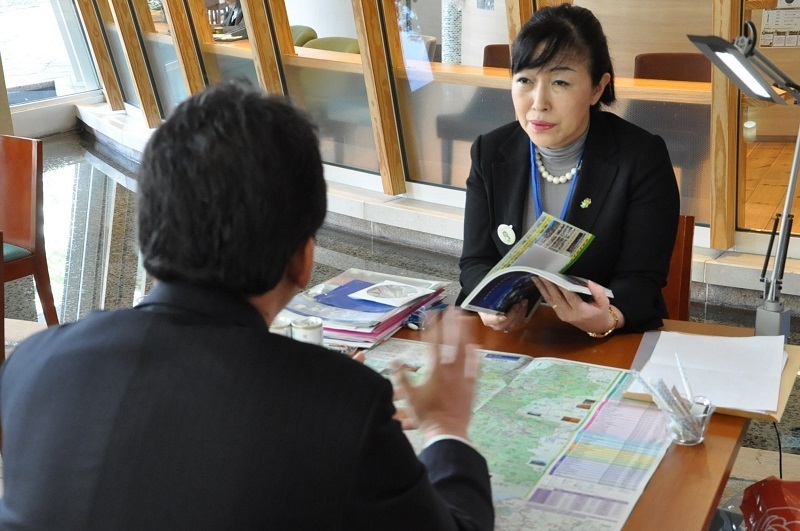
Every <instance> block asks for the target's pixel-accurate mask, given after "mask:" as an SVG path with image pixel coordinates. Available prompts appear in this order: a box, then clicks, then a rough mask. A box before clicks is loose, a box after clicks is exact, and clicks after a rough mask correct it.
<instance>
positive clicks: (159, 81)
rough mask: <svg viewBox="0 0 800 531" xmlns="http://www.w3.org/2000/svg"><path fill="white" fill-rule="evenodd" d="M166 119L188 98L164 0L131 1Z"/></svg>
mask: <svg viewBox="0 0 800 531" xmlns="http://www.w3.org/2000/svg"><path fill="white" fill-rule="evenodd" d="M130 2H131V3H132V6H133V13H134V16H135V17H136V21H137V24H138V26H139V33H140V37H141V39H142V43H143V44H144V47H143V49H144V54H145V57H146V58H147V63H148V66H149V71H150V75H151V76H152V77H153V82H154V83H155V89H156V95H157V97H158V98H159V103H160V105H161V109H162V110H163V113H164V116H165V117H166V116H169V115H170V114H171V113H172V110H173V109H174V108H175V107H177V105H178V104H179V103H180V102H182V101H183V100H185V99H186V98H188V97H189V92H188V90H187V88H186V83H185V82H184V80H183V74H182V73H181V68H180V63H179V62H178V55H177V53H176V51H175V43H174V42H173V40H172V37H171V35H170V29H169V25H168V23H167V18H166V15H165V14H164V6H163V4H162V0H149V2H148V0H130Z"/></svg>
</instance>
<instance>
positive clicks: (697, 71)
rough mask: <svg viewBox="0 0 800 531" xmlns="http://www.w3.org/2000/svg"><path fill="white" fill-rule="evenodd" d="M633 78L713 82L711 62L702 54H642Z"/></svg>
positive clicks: (635, 64) (636, 62)
mask: <svg viewBox="0 0 800 531" xmlns="http://www.w3.org/2000/svg"><path fill="white" fill-rule="evenodd" d="M633 77H636V78H644V79H665V80H668V81H706V82H710V81H711V61H709V60H708V59H707V58H706V56H705V55H703V54H702V53H672V52H669V53H640V54H639V55H637V56H636V57H635V58H634V60H633Z"/></svg>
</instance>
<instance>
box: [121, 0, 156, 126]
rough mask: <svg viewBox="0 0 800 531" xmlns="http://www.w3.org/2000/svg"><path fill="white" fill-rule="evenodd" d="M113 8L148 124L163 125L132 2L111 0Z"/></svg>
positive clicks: (126, 57) (134, 84)
mask: <svg viewBox="0 0 800 531" xmlns="http://www.w3.org/2000/svg"><path fill="white" fill-rule="evenodd" d="M111 10H112V13H113V15H114V22H115V23H116V25H117V28H118V29H119V36H120V38H121V39H122V48H123V49H124V50H125V59H126V60H127V62H128V67H129V68H130V70H131V76H132V77H133V86H134V87H135V89H136V94H137V95H138V96H139V104H140V105H141V109H142V112H143V113H144V117H145V120H146V121H147V126H148V127H150V128H156V127H158V126H159V125H161V121H162V119H163V117H162V115H161V108H160V106H159V104H158V99H157V98H156V90H155V86H154V84H153V78H152V77H151V76H150V70H149V69H148V67H147V59H146V58H145V55H144V49H143V48H142V41H141V40H140V39H139V34H138V33H137V31H136V22H135V21H134V19H133V12H132V11H131V8H130V4H128V2H127V1H126V0H111Z"/></svg>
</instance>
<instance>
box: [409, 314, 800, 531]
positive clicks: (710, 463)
mask: <svg viewBox="0 0 800 531" xmlns="http://www.w3.org/2000/svg"><path fill="white" fill-rule="evenodd" d="M464 313H467V312H464ZM469 323H470V327H469V330H467V332H468V333H470V334H473V335H474V337H475V340H476V341H475V342H476V343H477V344H479V345H481V347H482V348H485V349H490V350H498V351H504V352H515V353H520V354H527V355H531V356H548V357H553V358H563V359H569V360H573V361H580V362H585V363H594V364H597V365H606V366H610V367H618V368H622V369H628V368H630V366H631V362H632V361H633V357H634V355H635V354H636V350H637V349H638V347H639V341H640V340H641V337H642V336H641V334H612V335H611V336H609V337H607V338H605V339H592V338H590V337H589V336H587V335H586V333H584V332H581V331H580V330H578V329H576V328H575V327H573V326H571V325H568V324H566V323H563V322H561V321H560V320H558V318H556V317H555V314H554V313H553V311H552V310H551V309H550V308H540V309H539V310H537V312H536V314H534V316H533V318H532V320H531V322H530V324H529V325H528V327H527V328H525V329H523V330H520V331H517V332H512V333H509V334H504V333H502V332H496V331H494V330H492V329H490V328H488V327H485V326H483V324H482V323H481V321H480V318H478V317H477V315H474V314H473V315H470V321H469ZM663 330H669V331H677V332H687V333H695V334H707V335H720V336H752V335H753V329H752V328H743V327H732V326H723V325H712V324H704V323H693V322H684V321H665V325H664V328H663ZM396 337H399V338H403V339H415V340H424V336H423V335H422V334H421V333H420V332H414V331H411V330H408V329H404V330H402V331H400V332H398V333H397V335H396ZM789 348H790V349H794V350H797V351H800V348H798V347H789ZM748 425H749V420H748V419H745V418H742V417H734V416H729V415H720V414H717V415H714V416H713V417H712V420H711V424H710V425H709V428H708V434H707V435H706V439H705V442H704V443H703V444H701V445H698V446H678V445H676V444H673V445H672V446H671V447H670V448H669V450H667V453H666V455H665V456H664V459H663V460H662V462H661V464H660V465H659V467H658V469H657V470H656V472H655V474H654V475H653V477H652V478H651V480H650V482H649V483H648V485H647V487H646V488H645V490H644V492H643V493H642V495H641V497H640V498H639V501H638V502H637V504H636V507H634V509H633V512H632V513H631V515H630V517H629V518H628V520H627V522H626V523H625V527H624V529H628V530H641V529H656V528H658V529H686V530H701V529H708V526H709V524H710V523H711V519H712V517H713V515H714V510H715V509H716V507H717V505H718V504H719V501H720V497H721V496H722V491H723V489H724V488H725V484H726V483H727V481H728V476H729V475H730V472H731V468H732V467H733V463H734V461H735V460H736V455H737V454H738V452H739V448H740V447H741V444H742V438H743V437H744V434H745V432H746V431H747V427H748Z"/></svg>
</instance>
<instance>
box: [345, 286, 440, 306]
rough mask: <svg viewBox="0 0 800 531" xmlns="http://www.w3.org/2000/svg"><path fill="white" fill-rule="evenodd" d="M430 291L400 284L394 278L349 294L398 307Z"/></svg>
mask: <svg viewBox="0 0 800 531" xmlns="http://www.w3.org/2000/svg"><path fill="white" fill-rule="evenodd" d="M430 293H433V290H431V289H427V288H422V287H420V286H410V285H408V284H402V283H400V282H395V281H394V280H384V281H383V282H379V283H377V284H373V285H372V286H370V287H368V288H364V289H362V290H361V291H356V292H355V293H351V294H350V295H349V296H350V297H352V298H354V299H361V300H365V301H373V302H379V303H381V304H388V305H389V306H394V307H399V306H402V305H404V304H406V303H407V302H411V301H413V300H414V299H418V298H420V297H422V296H423V295H428V294H430Z"/></svg>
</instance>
